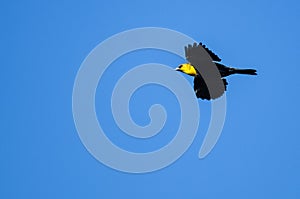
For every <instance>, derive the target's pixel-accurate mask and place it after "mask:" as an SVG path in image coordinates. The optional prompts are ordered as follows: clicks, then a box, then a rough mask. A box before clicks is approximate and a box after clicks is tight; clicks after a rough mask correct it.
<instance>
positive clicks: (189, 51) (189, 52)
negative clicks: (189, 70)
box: [184, 43, 221, 64]
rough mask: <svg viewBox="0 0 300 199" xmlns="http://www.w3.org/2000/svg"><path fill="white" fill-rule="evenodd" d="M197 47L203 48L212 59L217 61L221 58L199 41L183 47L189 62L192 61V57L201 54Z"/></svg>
mask: <svg viewBox="0 0 300 199" xmlns="http://www.w3.org/2000/svg"><path fill="white" fill-rule="evenodd" d="M199 48H203V49H204V50H205V51H206V52H207V53H208V54H209V56H210V57H211V59H212V60H213V61H217V62H220V61H221V58H220V57H218V55H216V54H215V53H213V52H212V51H211V50H209V49H208V48H207V47H206V46H205V45H204V44H202V43H199V44H197V43H194V44H193V45H190V44H189V45H188V46H185V47H184V49H185V57H186V59H187V60H188V61H189V62H190V63H192V61H193V59H195V58H197V57H199V56H201V53H200V52H199ZM192 64H193V63H192Z"/></svg>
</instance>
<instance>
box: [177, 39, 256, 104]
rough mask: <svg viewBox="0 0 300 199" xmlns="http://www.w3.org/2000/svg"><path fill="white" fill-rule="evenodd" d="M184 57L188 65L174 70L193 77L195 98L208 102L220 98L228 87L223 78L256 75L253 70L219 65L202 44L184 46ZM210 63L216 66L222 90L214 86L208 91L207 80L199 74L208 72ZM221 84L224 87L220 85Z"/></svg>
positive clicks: (182, 65) (213, 55) (214, 55)
mask: <svg viewBox="0 0 300 199" xmlns="http://www.w3.org/2000/svg"><path fill="white" fill-rule="evenodd" d="M203 49H204V50H203ZM205 51H206V53H207V54H208V55H209V56H210V58H211V59H209V57H208V58H205V56H206V55H205V54H203V52H205ZM185 57H186V59H187V61H189V63H185V64H181V65H179V66H178V67H177V68H176V70H177V71H180V72H183V73H185V74H188V75H190V76H193V77H194V91H195V94H196V96H197V98H201V99H207V100H210V99H216V98H218V97H220V96H222V95H223V93H224V92H225V91H226V86H227V85H228V83H227V81H226V79H225V78H224V77H226V76H229V75H232V74H246V75H257V74H256V70H254V69H237V68H232V67H227V66H225V65H223V64H221V63H220V61H221V59H220V58H219V57H218V56H217V55H216V54H215V53H213V52H212V51H211V50H209V49H208V48H207V47H206V46H205V45H203V44H202V43H200V44H199V45H197V44H196V43H194V45H193V46H192V45H188V46H186V47H185ZM207 61H208V62H207ZM212 63H213V64H215V66H217V70H218V71H219V76H218V77H219V78H221V87H222V88H220V86H215V87H210V88H212V89H208V86H207V84H206V81H205V80H209V78H208V79H207V78H206V79H204V78H203V75H201V74H200V73H199V70H200V71H209V70H210V69H211V68H212V67H213V65H211V64H212ZM204 65H206V66H204ZM207 65H210V66H207ZM197 69H198V70H197ZM206 77H209V76H206ZM217 80H219V79H217ZM222 82H223V84H224V86H223V85H222ZM210 91H213V92H210Z"/></svg>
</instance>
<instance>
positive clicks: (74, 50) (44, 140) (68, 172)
mask: <svg viewBox="0 0 300 199" xmlns="http://www.w3.org/2000/svg"><path fill="white" fill-rule="evenodd" d="M0 9H1V19H0V20H1V24H2V25H1V27H2V28H1V33H0V34H1V59H2V63H1V65H2V67H1V68H2V72H1V75H0V76H1V78H0V81H1V91H2V94H1V121H2V122H1V127H0V129H1V133H0V136H1V137H0V142H1V144H0V154H1V158H2V161H1V164H0V172H1V178H0V198H66V197H68V198H299V197H300V190H299V178H300V171H299V168H300V145H299V139H300V134H299V132H300V127H299V125H298V118H299V111H300V109H299V104H298V99H299V97H300V96H299V94H298V92H297V91H298V90H299V88H300V86H299V82H298V79H297V78H298V74H299V72H298V71H299V69H298V68H299V63H298V60H297V59H298V57H299V56H300V50H299V44H300V42H299V35H300V27H299V25H298V24H299V18H300V14H299V9H300V4H299V2H297V1H295V0H294V1H293V0H288V1H283V0H280V1H279V0H278V1H266V0H264V1H258V0H255V1H237V0H236V1H172V2H167V1H158V0H153V1H149V2H147V1H144V2H142V1H131V2H130V3H129V2H126V1H120V0H112V1H86V2H83V1H82V2H74V1H68V0H65V1H51V2H49V1H10V2H1V6H0ZM147 26H154V27H164V28H170V29H173V30H176V31H180V32H182V33H184V34H186V35H189V36H190V37H192V38H194V39H196V40H199V41H202V42H203V43H205V44H207V46H208V47H210V49H212V50H213V51H214V52H215V53H217V54H218V55H219V56H220V57H221V58H222V59H223V60H222V61H223V63H225V64H228V65H232V66H237V67H238V66H239V67H254V68H256V69H257V70H258V74H259V75H258V76H257V77H245V76H233V77H229V78H228V81H229V86H228V92H227V116H226V123H225V126H224V129H223V132H222V135H221V137H220V140H219V141H218V143H217V145H216V146H215V148H214V149H213V151H212V152H211V153H210V154H209V155H208V156H207V157H206V158H205V159H202V160H200V159H198V158H197V155H198V151H199V147H200V145H201V143H202V141H203V138H204V134H205V131H206V129H207V125H208V123H209V118H210V103H208V102H205V101H201V100H199V107H200V110H201V121H200V128H199V130H198V134H197V136H196V139H195V140H194V142H193V144H192V145H191V147H190V148H189V150H188V151H187V152H186V153H185V154H184V155H183V156H182V157H181V158H180V159H179V160H178V161H176V162H175V163H174V164H172V165H170V166H169V167H167V168H165V169H162V170H160V171H157V172H153V173H148V174H128V173H122V172H119V171H116V170H113V169H111V168H109V167H107V166H105V165H103V164H101V163H99V162H98V161H97V160H96V159H94V158H93V156H91V155H90V154H89V153H88V151H87V150H86V149H85V147H84V146H83V144H82V143H81V141H80V139H79V136H78V134H77V131H76V128H75V125H74V121H73V116H72V89H73V83H74V80H75V77H76V74H77V71H78V69H79V67H80V65H81V63H82V61H83V60H84V59H85V57H86V56H87V55H88V54H89V52H90V51H91V50H92V49H93V48H94V47H96V46H97V45H98V44H99V43H100V42H101V41H103V40H105V39H107V38H108V37H110V36H112V35H114V34H116V33H119V32H121V31H125V30H128V29H131V28H138V27H147ZM174 42H176V41H174ZM149 62H158V63H163V64H167V65H169V66H174V67H175V66H177V65H178V64H180V63H182V62H184V60H183V59H181V58H179V57H177V56H175V55H172V54H168V53H165V52H161V51H155V50H146V51H138V52H134V53H130V54H128V55H126V56H124V57H121V58H120V59H118V60H117V61H116V62H115V63H113V65H112V67H111V68H109V70H108V71H107V72H106V76H105V77H104V79H103V82H102V83H103V85H105V84H106V85H107V86H102V85H99V87H98V89H97V96H96V100H98V101H97V102H96V107H97V114H98V118H99V121H100V122H101V124H102V125H103V128H111V129H113V131H111V132H116V134H111V135H108V137H110V138H111V139H112V140H114V142H115V143H117V144H120V145H121V146H122V147H124V148H127V149H128V150H133V151H137V152H139V151H148V150H152V149H153V148H156V147H159V146H161V144H163V143H165V142H166V141H167V140H170V139H172V135H174V131H176V127H177V126H178V123H177V122H178V116H177V114H176V113H178V112H179V111H178V104H177V103H176V99H174V98H172V95H171V94H170V93H169V92H168V91H167V90H161V89H162V88H160V87H155V86H152V87H151V86H149V87H145V88H144V90H143V89H140V91H138V92H136V93H135V94H134V96H133V98H132V101H131V113H132V116H133V119H134V120H135V121H136V123H138V124H141V125H145V124H147V123H148V122H149V118H148V117H147V114H146V112H147V110H148V107H149V105H151V104H152V103H158V102H159V103H161V104H163V105H165V108H166V110H167V111H170V114H169V115H170V116H171V117H170V118H168V121H167V123H166V126H165V128H164V129H163V132H162V135H160V137H156V138H155V139H156V141H155V140H154V141H152V142H151V141H144V142H142V143H138V142H137V141H136V140H135V141H129V139H127V138H125V137H123V139H124V140H122V136H120V137H118V136H116V135H118V134H119V135H120V134H121V133H120V132H119V129H118V128H117V127H116V126H115V124H114V123H113V120H112V119H111V115H110V113H109V111H107V114H108V115H107V116H106V115H105V114H106V112H101V110H102V109H104V108H105V107H106V108H107V106H106V104H108V103H109V102H108V101H105V99H107V98H108V96H109V93H111V89H112V87H113V86H112V85H113V84H114V83H115V81H116V79H115V77H117V76H120V75H122V73H124V72H126V69H128V70H129V69H131V68H132V67H133V66H136V65H137V64H143V63H149ZM118 63H119V64H120V65H121V64H122V65H124V68H122V70H119V69H118ZM111 77H114V78H111ZM185 77H186V78H187V79H188V81H189V82H190V83H191V85H192V78H190V77H188V76H185ZM191 89H192V87H191ZM101 92H103V93H101ZM155 92H160V93H164V94H162V95H161V96H159V97H160V98H159V99H158V98H157V96H156V97H155ZM102 100H103V102H102ZM172 124H173V125H172ZM174 129H175V130H174ZM164 135H165V136H164ZM157 138H161V139H157ZM127 140H128V141H127ZM133 143H134V144H133Z"/></svg>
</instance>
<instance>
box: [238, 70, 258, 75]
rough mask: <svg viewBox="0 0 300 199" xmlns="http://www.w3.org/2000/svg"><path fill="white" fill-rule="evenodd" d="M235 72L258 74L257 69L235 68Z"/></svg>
mask: <svg viewBox="0 0 300 199" xmlns="http://www.w3.org/2000/svg"><path fill="white" fill-rule="evenodd" d="M233 73H234V74H245V75H257V73H256V70H255V69H234V70H233Z"/></svg>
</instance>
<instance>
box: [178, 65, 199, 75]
mask: <svg viewBox="0 0 300 199" xmlns="http://www.w3.org/2000/svg"><path fill="white" fill-rule="evenodd" d="M175 70H177V71H180V72H183V73H185V74H188V75H190V76H196V75H197V71H196V69H195V67H194V66H192V65H191V64H190V63H185V64H181V65H179V66H178V67H177V68H176V69H175Z"/></svg>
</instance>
